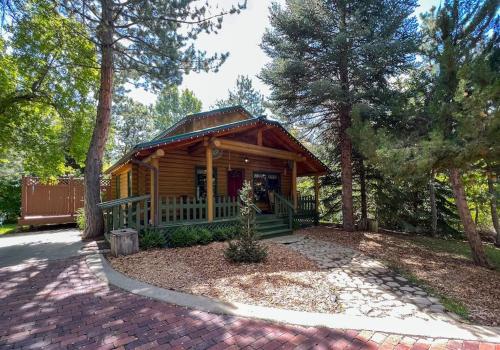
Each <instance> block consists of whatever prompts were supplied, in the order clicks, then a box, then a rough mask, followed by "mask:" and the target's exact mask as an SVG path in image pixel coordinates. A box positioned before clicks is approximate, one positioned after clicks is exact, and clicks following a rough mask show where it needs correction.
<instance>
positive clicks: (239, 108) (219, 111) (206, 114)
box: [153, 105, 254, 140]
mask: <svg viewBox="0 0 500 350" xmlns="http://www.w3.org/2000/svg"><path fill="white" fill-rule="evenodd" d="M236 111H240V112H243V113H244V114H246V115H248V116H249V117H250V118H254V116H253V115H252V114H251V113H250V112H249V111H247V110H246V109H245V107H243V106H241V105H236V106H229V107H222V108H218V109H213V110H211V111H206V112H200V113H194V114H189V115H187V116H185V117H184V118H182V119H181V120H179V121H178V122H177V123H175V124H174V125H172V126H170V127H169V128H167V129H165V130H163V131H162V132H160V133H159V134H157V135H156V136H155V137H153V140H157V139H159V138H161V137H162V136H163V135H165V134H168V133H169V132H171V131H173V130H175V129H177V128H178V127H180V126H182V125H183V124H184V123H186V122H187V121H188V120H192V119H201V118H206V117H210V116H212V115H215V114H223V113H229V112H236Z"/></svg>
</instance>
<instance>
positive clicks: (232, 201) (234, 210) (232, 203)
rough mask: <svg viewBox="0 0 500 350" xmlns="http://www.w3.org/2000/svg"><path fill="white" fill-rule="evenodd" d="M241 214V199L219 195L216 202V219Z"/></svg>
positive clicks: (229, 217)
mask: <svg viewBox="0 0 500 350" xmlns="http://www.w3.org/2000/svg"><path fill="white" fill-rule="evenodd" d="M239 215H240V200H239V198H238V197H217V198H215V203H214V219H215V220H226V219H232V218H236V217H238V216H239Z"/></svg>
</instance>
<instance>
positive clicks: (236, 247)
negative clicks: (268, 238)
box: [224, 240, 267, 263]
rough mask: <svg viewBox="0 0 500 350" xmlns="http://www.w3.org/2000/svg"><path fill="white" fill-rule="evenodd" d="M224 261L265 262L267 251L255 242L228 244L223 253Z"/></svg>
mask: <svg viewBox="0 0 500 350" xmlns="http://www.w3.org/2000/svg"><path fill="white" fill-rule="evenodd" d="M224 256H225V257H226V259H228V260H230V261H232V262H236V263H259V262H262V261H264V260H266V257H267V249H266V247H265V246H263V245H261V244H259V242H257V241H252V242H250V241H244V242H242V241H241V240H240V241H236V242H229V246H228V247H227V249H226V251H225V252H224Z"/></svg>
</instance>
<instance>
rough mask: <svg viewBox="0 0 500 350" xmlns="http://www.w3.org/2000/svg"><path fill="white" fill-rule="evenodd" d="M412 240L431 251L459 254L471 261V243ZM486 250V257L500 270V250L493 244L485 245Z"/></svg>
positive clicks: (424, 238)
mask: <svg viewBox="0 0 500 350" xmlns="http://www.w3.org/2000/svg"><path fill="white" fill-rule="evenodd" d="M412 240H413V241H414V242H415V243H417V244H419V245H422V246H424V247H426V248H429V249H430V250H433V251H436V252H444V253H451V254H457V255H460V256H464V257H466V258H469V259H471V258H472V255H471V251H470V247H469V243H468V242H465V241H459V240H454V239H440V238H432V237H423V236H419V237H413V238H412ZM484 248H485V250H486V255H487V257H488V261H489V262H490V263H491V264H492V265H493V266H494V267H495V268H496V269H497V270H500V249H499V248H496V247H495V246H493V245H491V244H485V245H484Z"/></svg>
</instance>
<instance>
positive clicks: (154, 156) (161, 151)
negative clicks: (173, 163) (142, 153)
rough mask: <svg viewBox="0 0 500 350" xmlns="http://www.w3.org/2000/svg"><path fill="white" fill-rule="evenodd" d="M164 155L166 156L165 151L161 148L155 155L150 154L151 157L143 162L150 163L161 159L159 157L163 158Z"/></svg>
mask: <svg viewBox="0 0 500 350" xmlns="http://www.w3.org/2000/svg"><path fill="white" fill-rule="evenodd" d="M164 155H165V151H164V150H163V149H161V148H158V149H157V150H156V151H155V152H154V153H152V154H150V155H149V156H147V157H146V158H144V159H143V160H142V161H143V162H144V163H148V162H150V161H151V160H153V159H156V158H159V157H163V156H164Z"/></svg>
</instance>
